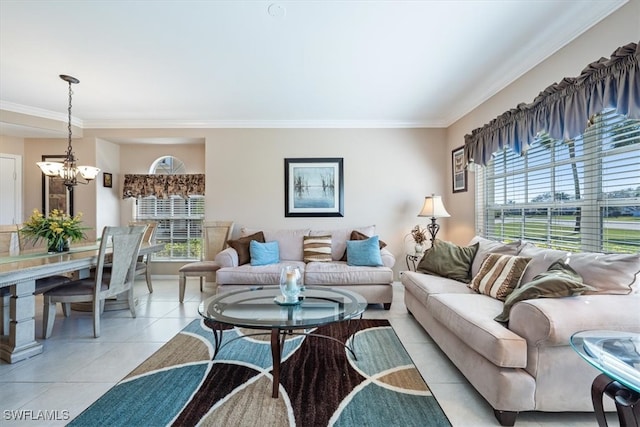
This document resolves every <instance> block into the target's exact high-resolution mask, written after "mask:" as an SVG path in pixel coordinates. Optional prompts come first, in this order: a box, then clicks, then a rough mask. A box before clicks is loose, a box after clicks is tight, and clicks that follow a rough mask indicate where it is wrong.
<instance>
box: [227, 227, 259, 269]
mask: <svg viewBox="0 0 640 427" xmlns="http://www.w3.org/2000/svg"><path fill="white" fill-rule="evenodd" d="M252 240H255V241H256V242H260V243H264V233H262V231H259V232H257V233H254V234H252V235H250V236H244V237H240V238H239V239H235V240H227V244H228V245H229V246H230V247H232V248H233V249H235V250H236V252H237V253H238V264H239V265H242V264H246V263H248V262H249V261H251V254H250V252H249V243H251V241H252Z"/></svg>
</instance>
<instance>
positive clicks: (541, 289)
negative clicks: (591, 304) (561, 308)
mask: <svg viewBox="0 0 640 427" xmlns="http://www.w3.org/2000/svg"><path fill="white" fill-rule="evenodd" d="M587 290H593V288H592V287H591V286H589V285H585V284H583V283H582V277H580V275H579V274H578V273H576V272H575V271H574V270H573V269H572V268H571V267H569V266H568V265H567V264H565V263H564V261H562V260H560V261H556V262H554V263H553V264H551V266H550V267H549V269H548V270H547V271H545V272H544V273H541V274H538V275H537V276H536V277H535V278H534V279H533V281H531V282H529V283H524V284H522V285H521V286H519V287H517V288H516V289H514V291H513V292H512V293H511V294H510V295H509V296H508V297H507V299H506V300H505V302H504V307H503V309H502V313H500V314H499V315H498V316H497V317H496V318H495V319H494V320H496V321H497V322H508V321H509V313H510V312H511V307H513V305H514V304H515V303H517V302H519V301H523V300H526V299H535V298H558V297H569V296H574V295H580V294H582V293H583V292H584V291H587Z"/></svg>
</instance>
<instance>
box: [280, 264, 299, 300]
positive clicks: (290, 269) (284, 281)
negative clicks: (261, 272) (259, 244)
mask: <svg viewBox="0 0 640 427" xmlns="http://www.w3.org/2000/svg"><path fill="white" fill-rule="evenodd" d="M301 289H302V273H301V272H300V269H299V268H298V267H295V266H293V265H285V266H284V267H282V270H281V271H280V292H282V296H283V297H284V301H285V302H287V303H295V302H298V296H299V295H300V290H301Z"/></svg>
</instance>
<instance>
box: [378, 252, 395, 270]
mask: <svg viewBox="0 0 640 427" xmlns="http://www.w3.org/2000/svg"><path fill="white" fill-rule="evenodd" d="M380 257H381V258H382V264H383V265H384V266H385V267H389V268H393V265H394V264H395V263H396V257H394V256H393V254H392V253H391V251H389V250H388V249H387V248H382V249H380Z"/></svg>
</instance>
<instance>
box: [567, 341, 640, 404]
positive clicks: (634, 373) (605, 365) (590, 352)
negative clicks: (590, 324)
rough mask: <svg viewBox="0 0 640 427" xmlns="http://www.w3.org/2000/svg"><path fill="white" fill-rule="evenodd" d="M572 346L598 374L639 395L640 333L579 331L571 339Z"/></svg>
mask: <svg viewBox="0 0 640 427" xmlns="http://www.w3.org/2000/svg"><path fill="white" fill-rule="evenodd" d="M571 347H573V349H574V350H575V351H576V352H577V353H578V354H579V355H580V357H582V358H583V359H584V360H586V361H587V362H589V364H591V365H592V366H593V367H595V368H596V369H598V370H599V371H600V372H602V373H603V374H605V375H607V376H608V377H609V378H611V379H613V380H615V381H618V382H619V383H621V384H623V385H625V386H626V387H629V388H630V389H631V390H634V391H636V392H639V393H640V334H637V333H633V332H621V331H582V332H577V333H575V334H573V335H572V336H571Z"/></svg>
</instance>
